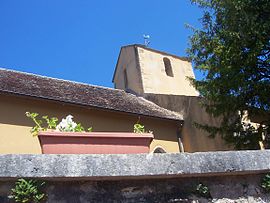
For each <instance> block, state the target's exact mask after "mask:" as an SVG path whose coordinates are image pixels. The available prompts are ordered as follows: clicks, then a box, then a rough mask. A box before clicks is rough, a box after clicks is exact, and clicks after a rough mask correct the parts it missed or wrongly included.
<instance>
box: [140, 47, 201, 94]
mask: <svg viewBox="0 0 270 203" xmlns="http://www.w3.org/2000/svg"><path fill="white" fill-rule="evenodd" d="M138 53H139V63H140V66H141V75H142V83H143V89H144V91H143V92H144V93H154V94H171V95H188V96H198V95H199V93H198V92H197V91H196V89H195V88H194V87H193V86H192V85H191V84H190V82H189V80H188V79H187V77H191V78H194V77H195V76H194V73H193V70H192V66H191V63H190V62H188V61H184V60H181V59H179V58H175V57H173V56H168V55H164V54H161V53H157V52H153V51H150V50H147V49H144V48H141V47H138ZM164 57H166V58H168V59H169V60H170V62H171V66H172V71H173V75H174V76H173V77H170V76H167V74H166V72H165V66H164V62H163V58H164Z"/></svg>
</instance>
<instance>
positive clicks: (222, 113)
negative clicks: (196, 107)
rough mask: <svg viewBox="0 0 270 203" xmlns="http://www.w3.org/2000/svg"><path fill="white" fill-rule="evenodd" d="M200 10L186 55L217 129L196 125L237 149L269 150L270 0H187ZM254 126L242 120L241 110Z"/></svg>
mask: <svg viewBox="0 0 270 203" xmlns="http://www.w3.org/2000/svg"><path fill="white" fill-rule="evenodd" d="M191 1H192V3H194V4H197V5H198V6H199V7H201V8H202V9H203V11H204V14H203V16H202V18H201V22H202V28H200V29H194V28H192V29H193V35H192V36H191V37H190V47H189V49H188V55H189V57H190V59H191V60H192V61H193V64H194V66H195V69H197V70H200V71H201V72H203V73H204V76H205V77H204V79H202V80H197V81H196V80H192V82H193V84H194V86H195V87H196V88H197V89H198V90H199V92H200V94H201V96H202V97H204V98H205V100H206V102H203V105H204V106H205V108H206V110H207V112H209V113H210V114H212V115H213V116H214V117H219V118H222V123H221V125H220V126H219V127H214V126H208V125H201V124H197V126H199V127H200V128H202V129H204V130H207V131H208V132H209V133H210V135H211V136H216V135H217V134H219V135H221V136H222V137H223V138H224V139H225V140H226V141H227V142H228V143H230V144H233V145H234V147H235V148H237V149H259V148H260V145H261V146H262V145H264V146H265V147H267V148H268V147H269V146H270V142H269V140H270V135H269V133H270V130H269V128H270V59H269V57H270V1H269V0H191ZM246 111H248V115H249V117H250V118H251V119H253V120H254V121H256V122H257V123H259V125H258V126H257V127H254V126H252V125H250V124H246V123H243V122H242V118H243V116H244V114H245V112H246Z"/></svg>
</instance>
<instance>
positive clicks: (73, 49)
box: [0, 0, 202, 87]
mask: <svg viewBox="0 0 270 203" xmlns="http://www.w3.org/2000/svg"><path fill="white" fill-rule="evenodd" d="M0 13H1V18H0V28H1V32H0V45H1V49H0V67H4V68H9V69H14V70H19V71H25V72H30V73H35V74H40V75H45V76H50V77H56V78H61V79H67V80H74V81H79V82H85V83H90V84H95V85H100V86H107V87H113V84H112V82H111V80H112V75H113V72H114V68H115V64H116V61H117V57H118V54H119V51H120V47H121V46H124V45H128V44H140V43H143V37H142V36H143V34H149V35H150V36H151V44H150V47H151V48H154V49H158V50H162V51H166V52H169V53H173V54H176V55H179V56H185V55H186V54H185V49H186V48H187V46H188V36H189V35H191V31H190V30H188V29H186V28H185V23H188V24H191V25H193V26H195V27H200V25H199V21H198V19H199V18H200V16H201V13H202V12H201V10H200V9H199V8H197V7H196V6H195V5H191V3H190V1H189V0H147V1H146V0H136V1H131V0H130V1H127V0H114V1H112V0H73V1H71V0H46V1H45V0H43V1H37V0H24V1H22V0H0ZM196 76H197V77H201V76H200V74H199V73H196Z"/></svg>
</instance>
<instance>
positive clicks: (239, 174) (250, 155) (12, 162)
mask: <svg viewBox="0 0 270 203" xmlns="http://www.w3.org/2000/svg"><path fill="white" fill-rule="evenodd" d="M0 166H1V167H0V202H1V203H2V202H3V203H5V202H10V201H9V200H8V198H7V196H8V195H9V194H10V189H11V188H12V187H14V183H15V181H16V180H17V178H18V177H24V178H31V179H41V180H43V181H45V182H46V186H45V188H44V189H45V191H46V194H47V200H46V202H53V203H54V202H56V203H58V202H59V203H60V202H61V203H62V202H68V203H69V202H70V203H71V202H72V203H73V202H124V203H126V202H127V203H129V202H131V203H132V202H134V203H138V202H162V203H164V202H220V203H221V202H239V203H240V202H270V195H269V194H268V193H265V191H264V190H263V189H262V188H261V186H260V185H261V179H262V177H263V176H264V175H265V174H266V173H268V172H269V171H270V151H268V150H265V151H235V152H205V153H193V154H190V153H179V154H140V155H139V154H137V155H0ZM200 183H202V184H204V185H205V186H207V187H208V189H209V192H210V196H209V198H204V197H202V195H199V194H198V192H196V187H197V186H198V185H199V184H200Z"/></svg>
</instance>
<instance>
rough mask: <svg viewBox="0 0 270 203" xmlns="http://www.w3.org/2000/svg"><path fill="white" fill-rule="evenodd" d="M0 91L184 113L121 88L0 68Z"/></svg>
mask: <svg viewBox="0 0 270 203" xmlns="http://www.w3.org/2000/svg"><path fill="white" fill-rule="evenodd" d="M0 93H12V94H16V95H23V96H30V97H37V98H42V99H48V100H55V101H59V102H66V103H72V104H78V105H83V106H89V107H95V108H102V109H107V110H114V111H121V112H126V113H132V114H137V115H144V116H151V117H157V118H163V119H171V120H183V116H182V115H180V114H178V113H176V112H173V111H169V110H167V109H164V108H162V107H160V106H158V105H156V104H154V103H153V102H150V101H148V100H146V99H144V98H142V97H137V96H135V95H133V94H130V93H127V92H125V91H123V90H118V89H112V88H107V87H100V86H94V85H89V84H84V83H78V82H73V81H67V80H60V79H55V78H49V77H44V76H39V75H34V74H29V73H24V72H18V71H13V70H9V69H3V68H0Z"/></svg>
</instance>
